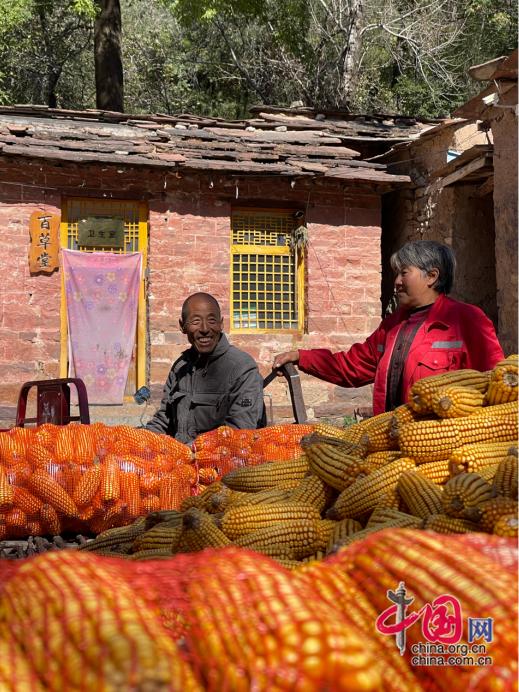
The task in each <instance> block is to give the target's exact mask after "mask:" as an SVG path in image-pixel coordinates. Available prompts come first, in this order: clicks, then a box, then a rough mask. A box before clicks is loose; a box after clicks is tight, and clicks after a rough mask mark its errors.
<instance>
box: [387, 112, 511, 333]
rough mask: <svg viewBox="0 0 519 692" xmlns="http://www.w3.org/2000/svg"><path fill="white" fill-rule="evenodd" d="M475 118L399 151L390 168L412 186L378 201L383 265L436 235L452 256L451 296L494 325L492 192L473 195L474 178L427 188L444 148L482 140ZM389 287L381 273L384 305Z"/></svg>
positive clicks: (389, 278)
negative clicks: (398, 252)
mask: <svg viewBox="0 0 519 692" xmlns="http://www.w3.org/2000/svg"><path fill="white" fill-rule="evenodd" d="M485 138H486V135H485V133H483V132H478V130H477V126H476V124H475V123H468V124H467V123H466V121H459V122H454V123H452V124H451V125H450V126H448V127H445V128H443V129H440V130H438V131H437V132H436V134H435V135H434V136H432V135H431V136H430V137H427V136H425V137H423V138H419V139H418V140H416V141H414V142H412V143H411V144H410V145H409V147H407V148H405V149H403V150H402V151H401V152H400V158H401V162H400V163H396V164H395V172H397V171H398V172H402V173H403V172H407V173H408V174H409V175H410V176H411V177H412V179H413V182H414V183H415V186H416V187H415V188H414V189H407V190H402V191H396V192H394V193H390V194H389V195H387V196H386V197H385V198H384V201H383V222H382V223H383V226H384V238H383V241H382V258H383V265H384V266H388V265H389V257H390V255H391V254H392V253H393V252H395V251H396V250H397V249H398V248H399V247H401V246H402V245H403V244H404V243H405V242H407V241H408V240H420V239H425V240H437V241H439V242H441V243H446V244H447V245H450V246H451V247H452V249H453V250H454V253H455V255H456V260H457V269H456V280H455V284H454V288H453V291H452V297H453V298H457V299H459V300H462V301H465V302H467V303H473V304H474V305H478V306H479V307H480V308H481V309H482V310H484V312H485V313H486V314H487V315H488V316H489V317H490V319H492V320H493V322H494V324H495V326H496V328H498V327H499V328H500V316H499V317H498V308H497V301H496V293H497V291H496V250H495V244H496V233H495V227H494V216H493V202H492V194H488V195H485V196H478V194H477V188H478V187H479V185H478V184H477V183H475V182H474V183H468V184H456V185H452V186H447V187H444V188H442V189H440V190H435V191H433V190H432V189H431V179H430V177H429V176H430V174H431V173H432V172H434V171H437V170H439V169H441V168H442V167H444V166H445V165H446V163H447V151H448V150H449V149H454V150H456V151H463V150H464V149H469V148H471V147H472V146H474V145H475V144H483V143H485ZM392 290H393V282H392V276H391V274H390V273H389V272H388V273H387V274H386V275H385V280H384V286H383V299H382V302H383V304H384V305H386V304H387V302H388V300H389V298H390V297H391V293H392Z"/></svg>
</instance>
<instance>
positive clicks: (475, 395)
mask: <svg viewBox="0 0 519 692" xmlns="http://www.w3.org/2000/svg"><path fill="white" fill-rule="evenodd" d="M484 400H485V396H484V394H483V393H482V392H480V391H479V390H478V389H475V388H474V387H462V386H461V385H454V384H452V385H449V386H447V387H440V388H439V389H437V390H436V391H435V392H434V394H433V395H432V399H431V408H432V410H433V411H434V413H435V414H436V415H437V416H438V418H461V417H462V416H470V414H471V413H474V412H475V411H476V410H477V409H478V408H481V407H482V406H483V402H484Z"/></svg>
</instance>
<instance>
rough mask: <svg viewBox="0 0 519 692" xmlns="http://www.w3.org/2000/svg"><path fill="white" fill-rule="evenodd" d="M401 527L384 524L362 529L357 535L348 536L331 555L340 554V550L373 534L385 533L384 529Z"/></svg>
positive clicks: (336, 545) (336, 546) (332, 550)
mask: <svg viewBox="0 0 519 692" xmlns="http://www.w3.org/2000/svg"><path fill="white" fill-rule="evenodd" d="M399 526H400V525H399V524H398V523H396V524H395V523H393V522H386V523H383V524H376V525H375V526H370V527H366V528H365V529H361V530H360V531H357V532H356V533H352V534H351V536H346V538H343V539H342V540H340V541H338V542H337V543H336V544H335V545H334V546H333V548H332V549H331V550H330V553H331V554H333V553H337V552H339V550H341V549H342V548H347V547H348V546H349V545H351V544H352V543H354V542H355V541H361V540H362V539H364V538H366V537H367V536H371V534H372V533H378V532H379V531H383V530H384V529H394V528H398V527H399Z"/></svg>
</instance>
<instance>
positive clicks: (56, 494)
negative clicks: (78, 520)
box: [27, 469, 78, 517]
mask: <svg viewBox="0 0 519 692" xmlns="http://www.w3.org/2000/svg"><path fill="white" fill-rule="evenodd" d="M27 487H28V489H29V490H30V491H31V492H32V493H34V494H35V495H36V496H37V497H39V498H40V500H43V501H44V502H47V503H49V504H51V505H52V506H53V507H54V508H55V509H56V510H58V511H60V512H62V513H63V514H65V515H67V516H69V517H73V516H77V513H78V509H77V506H76V503H75V502H74V500H73V499H72V498H71V497H70V495H69V494H68V493H67V491H66V490H65V488H63V487H62V486H61V485H60V484H59V483H58V482H57V481H55V480H54V478H52V476H51V475H50V474H48V473H47V471H45V470H44V469H36V471H34V473H32V474H31V475H30V476H29V478H28V479H27Z"/></svg>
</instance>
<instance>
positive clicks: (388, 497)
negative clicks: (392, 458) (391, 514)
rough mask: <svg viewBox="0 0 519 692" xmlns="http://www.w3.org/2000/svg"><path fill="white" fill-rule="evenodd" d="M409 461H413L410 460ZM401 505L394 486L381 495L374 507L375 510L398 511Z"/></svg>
mask: <svg viewBox="0 0 519 692" xmlns="http://www.w3.org/2000/svg"><path fill="white" fill-rule="evenodd" d="M410 461H412V462H413V464H414V461H413V460H412V459H411V460H410ZM401 505H402V500H401V499H400V495H399V494H398V493H397V491H396V485H395V487H394V488H390V489H389V490H388V492H387V493H383V494H382V495H381V496H380V497H379V499H378V501H377V504H376V505H375V508H377V507H380V508H381V509H398V510H399V511H400V509H401Z"/></svg>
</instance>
